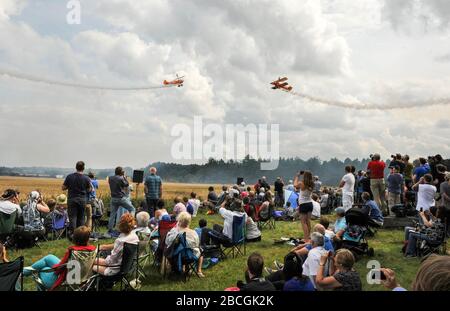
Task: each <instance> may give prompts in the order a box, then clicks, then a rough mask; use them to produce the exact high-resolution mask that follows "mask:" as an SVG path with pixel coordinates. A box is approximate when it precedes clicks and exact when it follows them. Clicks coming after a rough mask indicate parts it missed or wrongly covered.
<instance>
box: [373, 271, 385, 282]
mask: <svg viewBox="0 0 450 311" xmlns="http://www.w3.org/2000/svg"><path fill="white" fill-rule="evenodd" d="M378 275H379V276H380V280H386V275H385V274H384V273H383V271H382V270H381V269H373V270H372V280H375V279H376V278H377V276H378Z"/></svg>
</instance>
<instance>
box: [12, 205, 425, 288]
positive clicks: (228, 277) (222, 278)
mask: <svg viewBox="0 0 450 311" xmlns="http://www.w3.org/2000/svg"><path fill="white" fill-rule="evenodd" d="M202 217H203V218H205V219H207V220H208V226H209V227H211V226H212V225H213V224H214V223H219V224H222V223H223V221H222V220H221V218H220V216H218V215H212V216H206V215H201V214H200V215H198V216H197V218H194V220H193V223H192V226H191V227H193V228H194V227H195V226H196V225H197V222H198V220H199V219H200V218H202ZM262 234H263V236H262V241H261V242H259V243H250V244H247V255H249V254H250V253H251V252H255V251H256V252H259V253H261V254H262V255H263V256H264V259H265V262H266V266H272V263H273V261H274V260H278V261H281V262H282V261H283V258H284V256H285V255H286V254H287V252H288V251H289V249H290V248H291V246H289V245H274V244H273V241H274V239H278V238H280V237H298V236H300V235H301V230H300V225H299V223H298V222H277V223H276V229H275V230H270V229H264V230H263V231H262ZM402 239H403V232H402V231H401V230H395V231H388V230H379V231H378V233H377V234H376V236H375V237H373V238H371V239H369V244H370V246H371V247H373V248H374V249H375V256H374V257H373V258H368V257H363V258H362V259H361V260H360V261H359V262H358V263H357V264H356V269H357V271H358V272H359V273H360V276H361V281H362V284H363V288H364V290H367V291H376V290H386V289H385V288H384V287H383V286H381V285H369V284H368V283H367V281H366V275H367V273H368V271H369V269H368V268H367V267H366V265H367V262H368V261H369V260H372V259H375V260H378V261H379V262H380V264H381V266H382V267H389V268H392V269H394V270H395V272H396V274H397V278H398V280H399V282H400V284H401V285H402V286H404V287H405V288H407V289H409V288H410V286H411V283H412V281H413V279H414V277H415V274H416V271H417V269H418V267H419V264H420V261H419V259H405V258H404V257H403V256H402V255H401V253H400V249H401V246H402ZM106 242H109V241H102V242H101V243H106ZM67 246H69V242H68V241H67V240H59V241H50V242H43V243H41V248H37V247H35V248H33V249H27V250H19V251H12V252H10V253H9V257H10V259H13V258H15V257H17V256H20V255H23V256H25V265H30V264H32V263H33V262H34V261H36V260H38V259H39V258H41V257H42V256H45V255H47V254H54V255H56V256H58V257H62V256H63V254H64V252H65V248H66V247H67ZM245 265H246V257H245V258H244V257H242V256H241V257H238V258H235V259H232V258H229V259H225V260H224V261H221V262H220V263H219V264H217V265H215V266H213V267H211V268H209V269H205V270H204V274H205V276H206V277H205V278H203V279H199V278H197V277H195V276H194V277H192V278H191V279H190V280H189V281H188V282H186V283H184V282H182V281H173V280H168V279H163V278H162V276H161V275H160V274H159V272H158V271H156V270H155V269H154V268H152V267H151V265H148V266H147V267H146V268H145V270H146V273H147V275H148V278H147V279H145V280H142V281H143V282H142V289H141V290H146V291H152V290H155V291H169V290H171V291H173V290H175V291H186V290H191V291H192V290H199V291H205V290H219V291H220V290H223V289H224V288H226V287H230V286H235V284H236V281H237V280H242V279H244V271H245ZM24 287H25V290H35V286H34V283H33V281H32V280H31V279H27V278H26V279H25V286H24Z"/></svg>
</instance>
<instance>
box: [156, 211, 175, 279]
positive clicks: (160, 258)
mask: <svg viewBox="0 0 450 311" xmlns="http://www.w3.org/2000/svg"><path fill="white" fill-rule="evenodd" d="M176 225H177V221H175V220H170V221H165V220H161V221H160V222H159V224H158V248H157V249H156V251H155V254H154V256H153V267H155V268H156V267H158V265H159V264H161V270H162V274H163V275H165V274H166V271H165V263H166V262H165V258H164V248H165V246H166V236H167V233H169V231H170V230H172V228H174V227H175V226H176Z"/></svg>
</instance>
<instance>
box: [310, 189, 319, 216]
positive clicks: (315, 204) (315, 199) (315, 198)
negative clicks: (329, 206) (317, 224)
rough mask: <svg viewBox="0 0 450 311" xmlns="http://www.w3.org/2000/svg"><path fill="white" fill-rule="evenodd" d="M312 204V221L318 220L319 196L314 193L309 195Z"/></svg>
mask: <svg viewBox="0 0 450 311" xmlns="http://www.w3.org/2000/svg"><path fill="white" fill-rule="evenodd" d="M311 199H312V204H313V210H312V214H311V219H312V220H317V219H320V203H319V196H318V195H317V194H316V193H313V194H312V195H311Z"/></svg>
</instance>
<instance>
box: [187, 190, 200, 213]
mask: <svg viewBox="0 0 450 311" xmlns="http://www.w3.org/2000/svg"><path fill="white" fill-rule="evenodd" d="M189 206H191V207H192V217H196V216H197V212H198V208H199V207H200V200H199V199H197V193H195V192H191V198H190V199H189V201H188V203H187V205H186V208H188V207H189Z"/></svg>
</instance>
